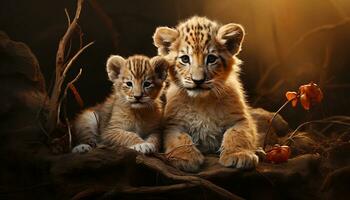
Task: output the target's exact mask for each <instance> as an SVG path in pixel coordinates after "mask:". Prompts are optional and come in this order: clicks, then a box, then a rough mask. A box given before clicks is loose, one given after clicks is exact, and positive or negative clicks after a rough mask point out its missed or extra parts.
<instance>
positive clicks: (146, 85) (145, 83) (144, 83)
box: [143, 81, 152, 88]
mask: <svg viewBox="0 0 350 200" xmlns="http://www.w3.org/2000/svg"><path fill="white" fill-rule="evenodd" d="M151 86H152V83H151V82H150V81H145V82H143V87H145V88H148V87H151Z"/></svg>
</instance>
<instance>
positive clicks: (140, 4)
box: [0, 0, 350, 126]
mask: <svg viewBox="0 0 350 200" xmlns="http://www.w3.org/2000/svg"><path fill="white" fill-rule="evenodd" d="M75 6H76V2H75V1H73V0H56V1H51V0H50V1H48V0H31V1H28V0H8V1H4V0H1V3H0V30H3V31H5V32H6V33H7V34H8V35H9V36H10V37H11V38H12V39H13V40H17V41H23V42H24V43H26V44H28V46H29V47H30V48H31V49H32V51H33V52H34V54H35V55H36V56H37V58H38V60H39V63H40V66H41V70H42V72H43V73H44V75H45V78H46V83H47V88H50V87H49V86H50V78H51V77H52V72H53V71H54V66H55V56H56V51H57V46H58V42H59V39H60V38H61V37H62V35H63V34H64V32H65V30H66V28H67V20H66V16H65V12H64V9H65V8H67V9H68V12H69V13H70V15H71V18H73V15H74V11H75ZM97 7H100V8H101V9H102V13H104V14H106V15H107V16H108V19H109V20H111V22H112V25H113V27H112V28H111V27H109V28H108V27H107V26H105V22H106V21H105V20H103V19H102V18H101V14H98V13H100V12H99V11H98V9H96V8H97ZM193 15H200V16H206V17H208V18H210V19H213V20H217V21H219V22H221V23H229V22H235V23H240V24H242V25H243V26H244V27H245V29H246V32H247V35H246V38H245V42H244V44H243V51H242V52H241V54H240V55H239V57H240V58H241V59H242V60H243V61H244V64H243V66H242V79H243V83H244V87H245V89H246V90H247V92H246V93H247V96H248V100H249V102H250V104H251V105H253V106H255V107H257V106H259V107H263V108H265V109H267V110H270V111H275V110H277V109H278V108H279V107H280V106H281V105H282V104H283V102H284V101H285V96H284V94H285V92H286V91H288V90H297V89H298V87H299V85H301V84H305V83H308V82H310V81H314V82H315V83H318V84H319V85H320V87H321V88H322V89H323V92H324V95H325V99H324V101H323V103H322V105H321V106H318V107H316V108H314V109H313V110H311V111H310V112H306V111H304V110H302V108H300V106H299V107H298V108H297V109H292V108H290V107H288V108H287V109H286V110H285V111H283V112H282V115H283V116H284V117H286V118H287V121H289V122H290V123H291V124H292V125H294V126H295V125H297V124H299V123H300V122H302V121H305V120H310V119H315V118H323V117H326V116H330V115H349V114H350V106H349V105H348V102H349V100H350V93H349V91H350V90H349V87H350V73H349V65H350V56H349V47H350V37H349V36H350V34H349V33H350V22H349V21H344V20H347V16H348V15H350V2H349V1H347V0H307V1H305V0H293V1H290V0H220V1H218V0H193V1H188V0H163V1H162V0H148V1H141V0H139V1H137V0H128V1H117V0H99V1H96V0H95V1H91V0H86V1H85V4H84V7H83V10H82V15H81V22H80V26H81V29H82V31H83V41H84V43H85V44H86V43H88V42H90V41H95V44H94V45H93V46H91V47H90V48H88V49H87V50H86V51H85V52H84V53H83V54H82V56H81V57H80V58H79V59H78V60H79V61H78V62H77V63H76V64H75V65H74V66H73V69H72V71H71V73H70V74H71V75H74V74H76V73H77V71H78V69H79V68H83V74H82V76H81V78H80V80H79V81H78V82H77V83H76V87H77V88H78V90H79V92H80V94H81V96H82V98H83V100H84V102H85V107H87V106H91V105H94V104H95V103H97V102H101V101H103V99H104V98H105V97H106V95H108V93H109V92H110V83H109V82H108V81H107V76H106V73H105V62H106V60H107V57H108V56H109V55H110V54H120V55H122V56H130V55H133V54H145V55H148V56H153V55H156V48H155V47H154V46H153V44H152V35H153V32H154V30H155V29H156V27H157V26H164V25H166V26H175V25H176V24H177V23H178V22H179V21H181V20H184V19H186V18H188V17H190V16H193ZM341 21H344V23H342V24H340V25H336V24H337V23H339V22H341ZM332 24H333V25H335V26H333V25H332ZM324 25H326V27H325V28H321V29H319V30H318V31H312V30H313V29H315V28H317V27H320V26H324ZM329 25H330V26H329ZM309 31H312V32H311V33H310V34H307V33H308V32H309ZM300 38H303V39H302V40H301V41H300V42H298V40H300ZM78 41H79V37H77V36H76V37H75V38H74V41H73V44H74V45H73V47H77V45H78ZM73 49H76V48H73ZM73 52H74V51H73ZM69 110H70V116H73V115H74V114H75V113H76V112H78V110H79V107H78V105H77V103H76V102H75V101H74V100H73V99H72V96H69Z"/></svg>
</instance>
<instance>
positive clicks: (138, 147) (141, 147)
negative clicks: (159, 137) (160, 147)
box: [129, 142, 157, 154]
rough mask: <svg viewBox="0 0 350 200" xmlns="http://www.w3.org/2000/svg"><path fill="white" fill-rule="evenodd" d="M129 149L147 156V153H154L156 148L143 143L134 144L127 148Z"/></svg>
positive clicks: (150, 144)
mask: <svg viewBox="0 0 350 200" xmlns="http://www.w3.org/2000/svg"><path fill="white" fill-rule="evenodd" d="M129 148H130V149H133V150H135V151H138V152H140V153H144V154H148V153H154V152H156V150H157V149H156V146H155V145H154V144H152V143H149V142H143V143H139V144H134V145H132V146H130V147H129Z"/></svg>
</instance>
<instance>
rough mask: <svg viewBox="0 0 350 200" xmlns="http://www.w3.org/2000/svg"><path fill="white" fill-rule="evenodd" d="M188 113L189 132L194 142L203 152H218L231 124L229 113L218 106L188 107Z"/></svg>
mask: <svg viewBox="0 0 350 200" xmlns="http://www.w3.org/2000/svg"><path fill="white" fill-rule="evenodd" d="M187 113H188V114H186V121H187V128H188V130H187V131H188V133H189V134H190V135H191V137H192V140H193V142H194V143H196V144H197V145H198V148H199V149H200V150H201V151H202V152H216V151H217V150H218V149H219V148H220V144H221V140H222V137H223V134H224V132H225V131H226V129H227V128H228V126H229V124H230V123H229V122H230V120H229V118H230V116H229V113H227V111H226V110H223V108H222V107H221V106H220V105H216V104H214V105H204V106H192V107H188V112H187Z"/></svg>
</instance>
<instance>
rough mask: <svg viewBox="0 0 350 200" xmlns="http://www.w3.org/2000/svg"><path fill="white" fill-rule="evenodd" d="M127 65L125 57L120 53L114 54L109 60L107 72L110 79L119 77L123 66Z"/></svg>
mask: <svg viewBox="0 0 350 200" xmlns="http://www.w3.org/2000/svg"><path fill="white" fill-rule="evenodd" d="M124 65H125V59H124V58H123V57H121V56H118V55H112V56H110V57H109V58H108V60H107V68H106V70H107V74H108V77H109V80H111V81H114V80H115V79H117V78H118V76H119V74H120V70H121V68H122V67H123V66H124Z"/></svg>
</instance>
